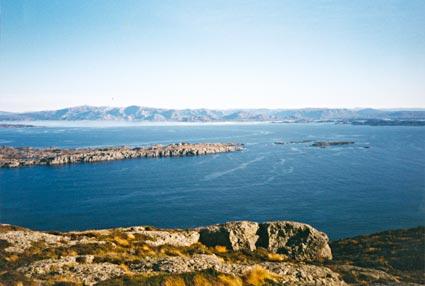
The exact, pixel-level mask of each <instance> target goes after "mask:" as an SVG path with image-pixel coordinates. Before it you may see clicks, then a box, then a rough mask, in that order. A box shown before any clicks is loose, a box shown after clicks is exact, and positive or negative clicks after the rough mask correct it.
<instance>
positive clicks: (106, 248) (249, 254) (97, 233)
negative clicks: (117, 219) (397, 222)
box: [0, 221, 424, 286]
mask: <svg viewBox="0 0 425 286" xmlns="http://www.w3.org/2000/svg"><path fill="white" fill-rule="evenodd" d="M418 233H420V234H419V235H418ZM423 233H424V228H417V229H414V230H412V231H410V232H408V233H407V234H406V233H403V235H404V236H403V237H402V238H400V240H399V242H396V244H397V243H401V242H402V241H406V242H407V243H409V244H406V245H405V246H404V247H403V252H402V253H411V254H412V255H413V253H414V252H409V251H407V249H410V248H412V247H413V248H415V247H416V248H417V249H420V247H422V246H423V241H424V237H423V236H421V235H422V234H423ZM392 236H393V239H392V240H393V241H394V240H396V239H395V238H394V237H397V235H396V234H393V235H392ZM368 237H369V238H370V239H372V240H373V241H374V246H375V247H376V248H375V250H374V252H373V253H377V256H379V257H381V258H380V259H378V260H376V262H375V264H373V263H372V264H371V262H370V261H369V260H368V259H369V258H368V252H367V251H366V249H363V247H360V246H364V247H365V248H366V246H368V245H369V244H368V243H366V241H368ZM381 237H382V235H381V234H378V235H375V236H367V237H361V238H353V239H347V240H340V241H336V242H332V243H331V246H332V247H333V248H334V249H336V253H334V259H333V260H331V258H332V253H331V247H330V245H329V243H328V238H327V236H326V234H324V233H322V232H320V231H318V230H316V229H314V228H313V227H311V226H309V225H306V224H302V223H296V222H290V221H274V222H265V223H256V222H249V221H241V222H229V223H225V224H219V225H213V226H207V227H199V228H195V229H185V230H182V229H156V228H152V227H143V226H138V227H128V228H115V229H106V230H89V231H80V232H63V233H59V232H51V233H46V232H38V231H32V230H29V229H25V228H20V227H15V226H10V225H0V285H56V283H60V284H58V285H94V284H99V285H223V286H225V285H347V283H349V284H353V285H374V284H375V285H408V284H407V283H411V284H410V285H415V284H414V283H415V282H416V283H421V282H423V280H421V279H423V271H422V272H421V271H420V270H419V271H416V272H415V273H416V276H415V275H410V276H406V275H405V272H403V271H402V270H400V269H399V270H397V271H398V272H395V269H396V268H397V264H396V263H393V264H394V267H393V268H391V269H389V268H388V267H387V268H383V265H385V264H384V263H383V262H382V261H383V257H385V258H387V257H389V256H390V257H393V258H395V257H397V255H398V254H399V253H398V249H397V248H393V249H392V250H391V252H389V253H390V254H387V255H385V252H384V250H383V249H382V248H384V246H385V245H391V242H390V241H388V235H386V234H383V237H384V238H385V240H384V241H382V242H381V243H380V244H379V243H377V241H379V238H381ZM412 237H414V239H412ZM369 243H370V242H369ZM378 245H380V247H381V248H379V246H378ZM362 250H363V252H362ZM353 251H357V252H356V253H352V252H353ZM368 251H371V250H368ZM406 251H407V252H406ZM359 253H360V254H361V255H362V256H364V257H363V258H362V257H359V256H358V254H359ZM419 253H423V248H422V252H419ZM372 255H373V254H372ZM416 256H418V255H416ZM410 258H412V259H416V260H415V261H414V262H412V263H413V264H415V263H416V264H418V262H419V265H416V266H415V267H416V269H420V267H421V266H423V265H422V264H423V258H422V260H421V259H420V258H418V257H414V256H409V259H410ZM391 259H392V258H391ZM403 259H404V258H403V257H398V260H403ZM372 261H375V260H374V259H372ZM379 261H381V265H379V264H377V263H379ZM362 262H363V264H362ZM421 263H422V264H421ZM367 265H369V267H368V266H367ZM399 268H400V267H399ZM405 268H406V266H405ZM405 270H406V269H405ZM422 270H423V268H422Z"/></svg>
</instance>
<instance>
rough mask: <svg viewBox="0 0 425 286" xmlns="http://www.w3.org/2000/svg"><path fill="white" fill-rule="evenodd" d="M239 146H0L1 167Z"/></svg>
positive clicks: (218, 150)
mask: <svg viewBox="0 0 425 286" xmlns="http://www.w3.org/2000/svg"><path fill="white" fill-rule="evenodd" d="M240 150H242V145H240V144H233V143H197V144H191V143H177V144H170V145H166V146H163V145H154V146H151V147H135V148H130V147H125V146H124V147H107V148H80V149H59V148H47V149H36V148H30V147H16V148H15V147H8V146H2V147H0V167H9V168H16V167H23V166H31V165H60V164H71V163H90V162H99V161H111V160H122V159H132V158H156V157H182V156H197V155H207V154H215V153H223V152H234V151H240Z"/></svg>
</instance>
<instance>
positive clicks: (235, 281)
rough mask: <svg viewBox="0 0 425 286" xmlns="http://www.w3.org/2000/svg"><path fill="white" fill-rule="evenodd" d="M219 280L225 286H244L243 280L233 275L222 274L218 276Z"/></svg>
mask: <svg viewBox="0 0 425 286" xmlns="http://www.w3.org/2000/svg"><path fill="white" fill-rule="evenodd" d="M217 279H218V281H219V282H220V283H221V284H223V285H224V286H242V285H243V283H242V280H241V279H240V278H239V277H237V276H233V275H224V274H220V275H218V277H217Z"/></svg>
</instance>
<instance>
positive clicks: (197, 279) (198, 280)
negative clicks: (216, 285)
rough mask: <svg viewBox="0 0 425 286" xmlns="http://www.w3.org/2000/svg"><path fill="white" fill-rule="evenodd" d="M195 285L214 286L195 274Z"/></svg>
mask: <svg viewBox="0 0 425 286" xmlns="http://www.w3.org/2000/svg"><path fill="white" fill-rule="evenodd" d="M193 285H196V286H212V285H213V284H212V283H211V282H210V281H209V280H208V279H207V278H205V277H204V276H202V275H201V274H195V276H194V277H193Z"/></svg>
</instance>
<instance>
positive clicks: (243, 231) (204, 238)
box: [199, 221, 258, 251]
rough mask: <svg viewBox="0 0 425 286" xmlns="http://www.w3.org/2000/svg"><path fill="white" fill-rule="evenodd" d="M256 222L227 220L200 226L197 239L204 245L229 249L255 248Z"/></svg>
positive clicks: (256, 238) (256, 236)
mask: <svg viewBox="0 0 425 286" xmlns="http://www.w3.org/2000/svg"><path fill="white" fill-rule="evenodd" d="M257 231H258V223H256V222H250V221H239V222H228V223H225V224H217V225H212V226H208V227H205V228H201V229H200V230H199V234H200V236H199V241H200V242H201V243H202V244H204V245H206V246H218V245H221V246H225V247H226V248H227V249H229V250H234V251H237V250H242V249H244V250H251V251H252V250H255V243H256V242H257V240H258V235H257Z"/></svg>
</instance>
